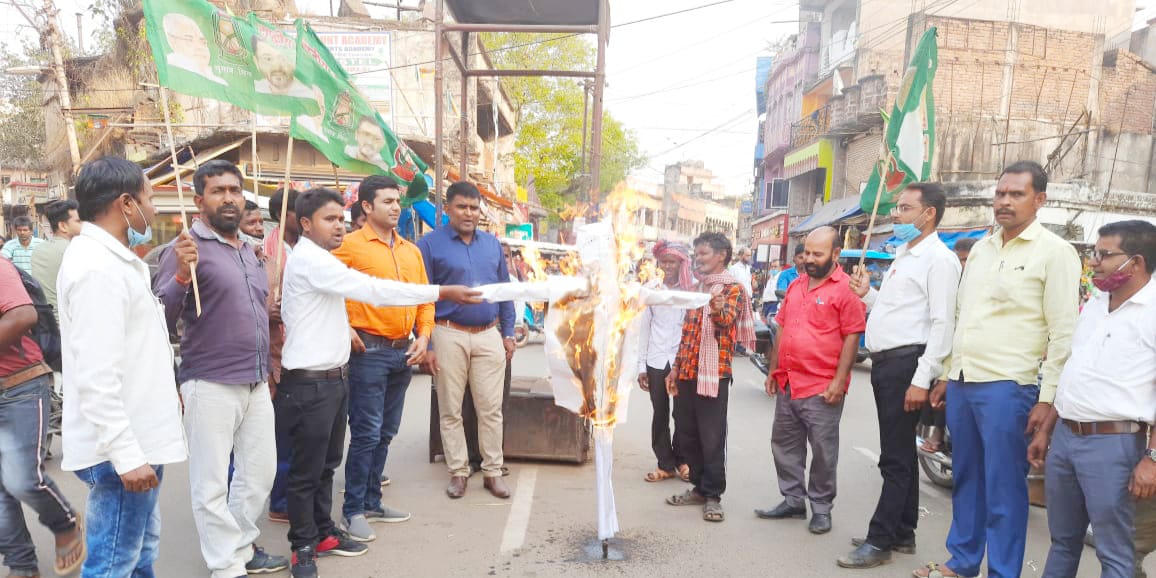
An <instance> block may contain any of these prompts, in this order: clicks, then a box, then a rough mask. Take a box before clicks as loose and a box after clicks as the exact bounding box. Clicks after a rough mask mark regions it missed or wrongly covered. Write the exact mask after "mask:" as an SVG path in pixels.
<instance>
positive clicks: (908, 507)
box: [837, 183, 962, 568]
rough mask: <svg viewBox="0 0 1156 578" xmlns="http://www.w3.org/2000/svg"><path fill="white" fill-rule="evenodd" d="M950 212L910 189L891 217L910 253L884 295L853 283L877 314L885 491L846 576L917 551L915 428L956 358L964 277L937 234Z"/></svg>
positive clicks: (871, 340) (857, 280)
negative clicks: (953, 341) (958, 303)
mask: <svg viewBox="0 0 1156 578" xmlns="http://www.w3.org/2000/svg"><path fill="white" fill-rule="evenodd" d="M946 205H947V197H946V196H945V195H944V193H943V188H942V187H941V186H939V184H937V183H914V184H911V185H908V187H907V188H906V189H905V190H904V191H903V192H902V193H900V195H899V197H898V200H897V203H896V206H895V209H893V210H892V211H891V215H892V218H893V219H894V220H895V227H894V234H895V236H896V237H898V238H899V239H900V240H901V241H903V245H900V246H899V249H898V250H897V251H896V254H895V261H894V263H892V265H891V269H890V270H889V271H888V273H887V277H885V278H884V279H883V283H882V285H881V286H880V288H879V290H878V291H876V290H875V289H872V288H871V287H870V279H869V277H868V274H867V272H866V271H864V270H863V269H861V268H856V274H855V276H854V277H852V278H851V290H852V291H854V292H855V294H856V295H858V296H859V297H860V298H861V299H862V300H863V302H864V303H866V304H867V308H868V310H869V311H871V316H870V317H868V318H867V349H868V350H869V351H870V352H871V386H872V388H873V389H874V392H875V411H876V413H877V414H878V416H879V473H880V475H881V476H882V477H883V489H882V491H881V492H880V494H879V503H878V505H877V506H876V507H875V514H874V516H872V517H871V524H870V525H869V526H868V529H867V537H866V539H855V540H852V544H854V545H855V546H857V548H856V549H855V550H854V551H852V552H851V553H850V554H848V555H846V556H844V557H842V558H839V559H838V561H837V562H838V564H839V566H842V567H843V568H873V567H875V566H878V565H880V564H882V563H884V562H886V561H888V560H890V559H891V552H892V551H897V552H903V553H905V554H912V553H914V551H915V527H916V525H917V524H918V522H919V465H918V460H917V457H916V453H915V428H916V425H917V424H918V423H919V411H920V410H921V409H922V408H923V406H924V405H925V404H926V403H927V398H928V390H929V389H930V387H931V384H932V383H934V382H935V381H936V380H937V379H938V378H939V376H940V375H941V374H942V372H943V360H944V359H945V358H946V357H947V356H948V354H950V353H951V337H952V334H953V333H954V331H955V292H956V288H957V287H958V285H959V275H960V272H961V270H962V268H961V267H960V264H959V259H957V258H956V256H955V255H954V254H952V252H951V249H948V248H947V245H944V244H943V241H941V240H940V239H939V235H936V234H935V227H936V226H937V225H938V224H939V221H940V219H941V218H942V217H943V210H944V208H945V207H946Z"/></svg>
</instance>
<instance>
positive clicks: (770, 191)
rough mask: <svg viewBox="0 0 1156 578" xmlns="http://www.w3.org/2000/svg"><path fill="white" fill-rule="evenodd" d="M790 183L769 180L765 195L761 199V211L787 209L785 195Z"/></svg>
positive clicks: (781, 180)
mask: <svg viewBox="0 0 1156 578" xmlns="http://www.w3.org/2000/svg"><path fill="white" fill-rule="evenodd" d="M790 189H791V182H790V181H788V180H787V179H771V181H770V182H769V183H767V194H766V196H764V197H763V203H764V204H763V209H764V210H770V209H784V208H786V207H787V193H788V191H790Z"/></svg>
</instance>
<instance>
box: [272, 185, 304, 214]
mask: <svg viewBox="0 0 1156 578" xmlns="http://www.w3.org/2000/svg"><path fill="white" fill-rule="evenodd" d="M299 194H300V193H299V192H298V191H297V189H289V206H288V207H286V208H287V209H288V210H290V211H296V210H297V196H298V195H299ZM284 202H285V187H281V188H279V189H277V190H276V191H274V192H273V196H272V197H269V215H270V216H272V217H273V219H274V220H278V219H280V218H281V204H282V203H284Z"/></svg>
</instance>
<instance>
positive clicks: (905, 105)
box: [859, 27, 939, 214]
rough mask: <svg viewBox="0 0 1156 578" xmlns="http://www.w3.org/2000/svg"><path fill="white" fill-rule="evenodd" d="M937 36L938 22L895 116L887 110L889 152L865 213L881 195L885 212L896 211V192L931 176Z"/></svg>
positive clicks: (878, 167) (907, 76) (871, 185)
mask: <svg viewBox="0 0 1156 578" xmlns="http://www.w3.org/2000/svg"><path fill="white" fill-rule="evenodd" d="M935 38H936V29H935V28H934V27H932V28H930V29H928V30H927V32H924V33H923V37H922V38H920V39H919V45H918V46H916V48H915V52H914V55H913V56H912V57H911V64H910V65H908V67H907V71H906V72H904V74H903V84H902V85H901V86H900V88H899V94H898V95H897V96H896V97H895V106H894V107H892V109H891V115H890V116H887V115H884V119H885V122H886V133H885V134H884V136H883V138H884V141H883V144H884V147H885V150H884V152H883V157H882V158H880V159H879V161H878V162H877V163H875V169H874V170H872V171H871V177H870V179H869V180H868V181H867V187H866V188H865V189H864V190H863V195H862V196H860V198H859V205H860V207H861V208H862V209H863V212H865V213H868V214H870V213H871V211H872V210H873V209H874V208H875V199H876V197H878V198H879V212H881V213H886V212H887V211H890V210H891V209H892V208H893V207H894V206H895V195H896V194H898V193H899V192H900V191H902V190H903V189H904V188H906V187H907V185H909V184H911V183H914V182H918V181H925V180H927V179H929V178H931V158H932V155H933V154H934V153H935V98H934V96H933V95H932V90H931V86H932V82H933V81H934V80H935V70H936V68H937V67H938V65H939V52H938V49H937V48H936V45H935Z"/></svg>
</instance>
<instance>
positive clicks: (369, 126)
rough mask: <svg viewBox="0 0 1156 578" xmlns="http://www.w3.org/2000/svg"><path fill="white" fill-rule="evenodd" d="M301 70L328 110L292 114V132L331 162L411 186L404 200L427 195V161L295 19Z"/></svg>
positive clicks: (322, 45) (412, 201)
mask: <svg viewBox="0 0 1156 578" xmlns="http://www.w3.org/2000/svg"><path fill="white" fill-rule="evenodd" d="M297 40H298V43H297V62H298V75H299V76H300V77H301V78H302V79H303V80H304V81H305V82H306V83H307V84H310V85H313V86H316V87H318V88H319V89H320V92H321V94H322V95H323V96H322V98H321V102H322V103H323V104H324V109H323V110H322V111H320V113H319V114H318V115H298V116H294V117H293V124H292V126H291V128H290V134H291V135H292V136H293V137H294V138H299V139H302V140H304V141H306V142H308V143H309V144H311V145H313V147H314V148H316V149H317V150H319V151H321V153H322V154H324V155H325V157H326V158H327V159H329V160H330V161H331V162H333V164H335V165H337V166H339V167H341V168H343V169H347V170H350V171H353V172H358V173H370V174H383V175H389V176H391V177H393V178H394V179H396V180H398V181H400V182H402V183H403V184H405V185H406V186H407V191H406V195H405V197H403V198H402V204H403V205H404V206H409V205H411V204H413V203H415V202H417V201H421V200H424V199H425V198H426V197H427V196H428V195H429V186H428V184H427V183H426V180H425V175H424V172H425V170H426V168H427V167H426V165H425V163H423V162H422V160H421V159H420V158H418V156H417V155H416V154H414V152H413V151H412V150H410V148H409V147H408V146H406V144H405V142H403V141H402V140H401V139H400V138H398V137H397V135H395V134H394V133H393V131H392V130H390V129H389V127H388V126H387V125H386V124H385V122H384V121H382V120H381V115H379V114H378V113H377V111H376V110H375V109H374V108H373V106H371V105H370V104H369V100H368V99H366V98H365V96H364V95H363V94H361V92H360V91H358V90H357V88H356V87H355V86H354V85H353V81H352V80H351V79H350V78H349V75H348V74H346V72H345V70H344V69H343V68H342V67H341V65H340V64H339V63H338V62H337V59H336V58H334V57H333V54H332V53H330V52H329V49H328V48H326V47H325V44H324V43H322V42H321V39H320V38H318V37H317V34H316V33H314V32H313V28H312V27H310V26H309V24H308V23H307V22H305V21H303V20H298V21H297Z"/></svg>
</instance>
